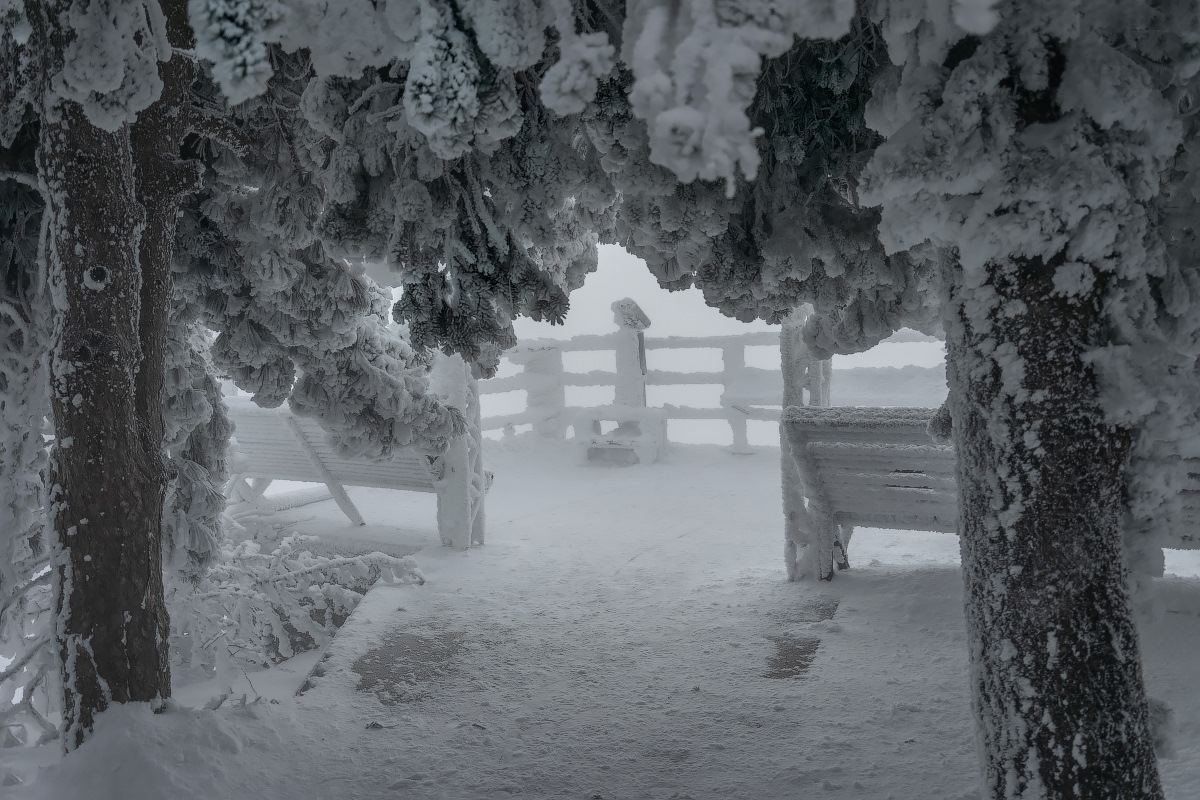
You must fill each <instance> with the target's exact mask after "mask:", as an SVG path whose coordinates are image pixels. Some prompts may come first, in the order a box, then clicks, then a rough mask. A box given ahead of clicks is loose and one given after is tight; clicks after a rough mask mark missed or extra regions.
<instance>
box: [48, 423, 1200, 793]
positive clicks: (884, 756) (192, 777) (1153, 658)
mask: <svg viewBox="0 0 1200 800" xmlns="http://www.w3.org/2000/svg"><path fill="white" fill-rule="evenodd" d="M778 457H779V456H778V451H765V452H763V453H760V454H758V455H754V456H742V457H739V456H730V455H728V454H725V453H723V452H721V451H719V450H718V449H716V448H713V447H675V448H673V450H672V454H671V457H670V458H669V459H668V462H667V463H661V464H657V465H653V466H649V467H640V466H639V467H632V468H628V469H613V468H607V469H606V468H591V467H587V466H583V465H581V464H580V463H579V461H578V454H577V452H576V451H574V450H571V449H569V448H566V447H562V446H554V445H552V444H548V443H543V442H539V441H536V440H534V441H528V440H526V441H523V442H522V443H520V444H519V445H517V446H513V445H509V444H500V445H497V446H495V447H493V448H492V449H491V451H490V463H489V467H490V468H492V469H495V471H496V475H497V478H496V483H495V486H494V488H493V491H492V494H491V496H490V498H489V534H488V537H489V538H488V545H487V546H486V547H485V548H482V549H479V550H475V551H470V552H468V553H459V552H453V551H447V550H444V549H442V548H440V547H437V546H435V541H434V540H435V533H434V530H433V526H432V522H431V520H432V498H431V497H426V496H419V495H412V494H398V493H389V492H376V491H374V490H355V491H354V492H353V493H354V497H355V501H356V502H357V503H359V506H360V508H362V510H363V513H364V515H365V516H366V517H367V520H368V522H369V523H371V525H372V527H370V528H368V535H372V536H382V535H385V534H386V531H387V530H388V529H389V526H392V525H396V524H397V521H398V520H403V523H402V524H404V525H405V526H408V527H405V528H404V529H403V533H402V534H401V538H402V539H403V540H404V541H403V543H402V547H401V549H405V548H407V549H413V548H418V547H422V546H424V547H425V549H423V550H421V551H420V552H419V553H418V554H417V556H416V557H417V559H418V561H419V562H420V564H421V566H422V569H423V570H424V571H425V573H426V575H427V577H428V581H427V582H426V584H425V585H424V586H420V587H417V586H411V587H377V588H376V589H374V590H372V592H371V593H370V594H369V595H368V596H367V599H366V600H364V602H363V604H362V605H361V606H360V607H359V609H358V610H357V611H356V612H355V614H354V615H353V617H352V618H351V620H350V621H349V622H348V623H347V625H346V627H344V628H343V629H342V631H341V632H340V633H339V635H338V638H337V640H336V642H335V646H334V647H332V648H331V651H330V657H329V658H328V659H327V660H326V661H325V662H324V663H323V664H322V666H321V669H322V671H323V673H324V674H323V675H322V676H320V677H318V678H316V679H315V683H314V685H313V686H312V687H311V688H309V689H308V691H306V693H305V694H304V695H303V696H301V697H299V698H295V697H292V696H291V695H290V692H288V691H281V692H278V694H277V697H278V698H279V700H280V702H279V703H278V704H274V703H259V704H257V705H254V706H251V707H250V708H246V709H238V708H233V709H223V710H222V711H220V712H218V714H217V715H215V716H216V719H215V720H214V719H213V718H212V717H213V715H207V716H205V715H195V714H192V715H191V716H189V713H190V712H181V713H180V714H167V715H161V716H159V717H149V716H148V715H142V716H141V717H137V718H136V726H135V725H133V724H130V725H129V726H128V727H129V729H130V730H131V731H133V732H130V733H129V734H128V736H127V737H126V738H125V739H122V738H121V736H120V735H110V736H108V737H107V738H106V739H105V740H103V741H102V742H97V746H96V747H95V750H94V753H93V754H92V755H90V756H89V757H87V758H86V759H79V763H78V764H77V765H76V766H73V767H71V768H63V769H60V770H59V772H58V774H57V775H55V776H54V778H53V779H51V780H48V781H44V782H39V784H38V785H37V786H35V787H31V788H34V789H36V790H37V791H35V792H34V793H33V794H32V795H31V796H40V797H55V798H66V797H69V796H72V795H71V791H77V792H81V793H82V794H80V795H79V796H87V797H100V798H104V797H107V796H108V795H107V794H106V793H105V791H104V787H105V786H106V785H107V784H106V783H105V781H106V780H107V781H110V782H111V786H112V791H113V794H112V796H113V797H139V798H140V797H147V798H152V797H172V798H175V797H197V798H200V797H203V798H206V800H211V799H212V798H235V797H237V798H240V797H247V798H249V797H253V798H256V800H275V799H276V798H280V799H281V800H282V798H347V799H350V798H353V799H354V800H360V799H361V800H373V799H374V798H385V797H387V798H393V797H404V798H414V799H421V798H452V799H457V798H464V799H466V798H508V797H513V796H524V797H530V798H542V797H546V798H557V797H563V798H583V799H584V800H586V799H587V798H604V800H616V799H618V798H672V797H674V798H697V799H700V798H705V799H707V798H714V799H717V798H722V799H723V798H750V797H753V798H756V799H760V798H762V799H766V800H772V799H773V798H799V797H804V798H807V797H813V796H815V797H829V798H854V800H859V799H860V798H861V799H873V798H889V797H890V798H894V799H895V800H927V799H928V800H932V799H934V798H974V797H977V794H976V793H975V786H976V782H977V778H976V760H975V755H974V740H973V734H972V729H971V723H970V714H969V697H968V691H967V678H966V669H967V665H966V653H965V645H964V634H963V627H962V621H961V588H960V584H959V581H958V577H957V574H956V570H955V565H956V561H957V542H956V541H955V539H954V537H953V536H944V535H936V534H921V533H908V534H900V533H876V534H874V535H872V534H871V533H869V532H865V533H863V534H861V535H860V536H859V537H858V538H856V540H855V541H854V542H853V543H852V545H851V558H852V561H853V563H854V564H855V566H856V567H857V568H856V569H855V570H852V571H851V572H849V573H843V574H842V575H840V576H839V577H838V579H837V580H836V581H834V583H833V584H831V585H824V586H819V585H813V584H808V583H802V584H789V583H787V582H786V580H785V577H784V573H783V568H782V557H781V549H782V548H781V545H780V538H781V534H780V521H779V499H778V498H779V488H778V485H779V483H778V482H779V469H778ZM325 506H329V507H330V508H325ZM331 508H332V504H331V503H326V504H322V506H316V507H311V508H309V509H307V510H303V513H302V514H300V517H301V518H303V519H304V520H305V521H304V523H303V524H302V526H301V527H309V528H312V527H314V526H317V527H324V528H325V529H326V530H327V531H328V532H329V533H330V534H331V535H338V534H339V533H342V534H344V533H347V532H348V531H347V529H346V528H345V527H344V522H343V521H340V520H338V519H337V517H336V514H337V512H336V509H333V510H330V509H331ZM426 523H428V524H426ZM422 526H424V527H422ZM880 562H882V563H880ZM1177 583H1178V585H1177V586H1175V587H1174V588H1175V589H1176V590H1178V592H1177V593H1181V597H1182V599H1181V600H1179V603H1177V605H1179V604H1182V606H1183V607H1190V608H1192V609H1193V612H1194V610H1195V609H1196V607H1198V606H1200V600H1197V596H1198V595H1200V583H1197V582H1196V581H1190V582H1177ZM1163 620H1164V621H1163V622H1162V624H1161V625H1159V626H1158V627H1155V628H1153V629H1152V630H1151V633H1150V635H1149V636H1148V637H1147V647H1148V651H1149V656H1148V662H1150V665H1149V666H1148V673H1149V676H1150V678H1149V679H1150V683H1151V689H1152V692H1153V693H1156V694H1157V695H1158V696H1160V697H1163V698H1164V699H1166V700H1167V701H1168V702H1170V703H1171V705H1172V706H1173V707H1174V708H1175V709H1176V712H1177V714H1178V715H1179V717H1180V726H1179V728H1180V729H1179V731H1178V733H1177V734H1176V743H1177V747H1178V749H1179V751H1180V752H1179V755H1178V756H1177V757H1176V758H1174V759H1171V760H1169V761H1164V762H1163V769H1164V774H1165V778H1166V780H1167V783H1168V786H1169V790H1170V794H1169V796H1170V797H1171V798H1173V799H1174V800H1183V799H1184V798H1193V797H1197V796H1200V763H1198V762H1200V757H1198V754H1200V692H1197V690H1196V688H1195V686H1196V677H1197V671H1198V670H1197V667H1196V665H1197V664H1200V616H1197V615H1196V614H1195V613H1187V614H1166V615H1164V617H1163ZM276 672H278V673H280V675H283V676H285V677H286V676H287V675H288V674H290V675H291V680H292V681H295V682H298V680H299V677H298V675H297V674H296V673H295V671H293V672H292V673H285V672H282V671H280V670H276ZM276 677H277V678H278V677H279V676H276ZM264 683H266V680H265V679H264V678H260V679H259V680H258V687H257V688H258V689H259V690H260V691H263V693H264V694H268V695H269V694H271V692H270V691H267V690H265V689H264V688H263V684H264ZM285 683H286V682H285ZM281 685H283V684H281ZM295 685H296V684H295V683H292V684H291V685H290V687H289V688H291V687H294V686H295ZM172 717H174V718H175V719H174V720H172V719H171V718H172ZM180 718H182V720H183V721H182V722H180ZM118 724H119V723H118ZM138 726H140V727H138ZM120 733H122V734H123V733H124V731H120ZM97 738H98V739H99V738H100V737H97ZM134 740H136V743H133V742H134ZM156 748H157V749H156ZM86 749H87V748H85V750H86ZM131 750H137V751H139V752H142V751H144V753H143V755H135V756H133V757H131V756H129V752H130V751H131ZM180 751H182V752H183V755H179V753H180ZM80 755H83V753H81V754H80ZM163 761H165V762H167V767H165V768H164V767H162V766H161V763H162V762H163ZM143 762H144V763H143ZM64 766H65V765H64ZM84 769H89V770H91V772H89V773H88V775H87V778H86V779H84V778H83V776H82V771H83V770H84ZM75 770H79V771H80V773H81V774H77V775H74V776H73V774H72V773H73V772H74V771H75ZM131 774H137V775H138V776H139V778H138V780H139V781H143V789H141V790H138V789H137V786H138V784H137V783H136V782H135V783H134V784H133V787H132V788H131V784H130V780H129V779H130V775H131ZM165 785H169V786H170V787H171V788H170V790H169V791H168V790H164V789H162V788H161V787H163V786H165ZM131 792H132V793H131Z"/></svg>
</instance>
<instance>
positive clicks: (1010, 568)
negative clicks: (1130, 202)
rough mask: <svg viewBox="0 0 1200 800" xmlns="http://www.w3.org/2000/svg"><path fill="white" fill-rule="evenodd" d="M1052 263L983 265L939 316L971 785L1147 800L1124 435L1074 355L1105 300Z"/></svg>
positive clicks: (1090, 338) (1004, 794)
mask: <svg viewBox="0 0 1200 800" xmlns="http://www.w3.org/2000/svg"><path fill="white" fill-rule="evenodd" d="M1055 266H1056V263H1054V262H1049V263H1048V262H1046V261H1043V260H1040V259H1037V260H1030V261H1009V262H1005V263H996V264H991V265H989V266H988V267H987V274H986V279H985V282H984V284H983V285H982V286H972V287H969V288H966V287H963V286H962V285H961V283H960V285H959V286H957V287H956V288H955V290H954V291H953V297H952V298H951V304H950V309H951V313H950V314H949V315H948V322H947V367H948V375H949V380H950V386H951V393H950V405H951V413H952V415H953V420H954V439H955V444H956V446H957V449H958V491H959V508H960V516H959V518H960V520H961V522H960V526H959V527H960V533H961V543H962V562H963V578H964V582H965V591H966V614H967V630H968V636H969V643H970V649H971V678H972V683H973V689H974V703H975V711H976V719H977V724H978V725H979V729H980V736H981V744H982V753H981V758H982V759H983V762H984V765H983V766H984V776H985V781H986V783H985V785H986V790H987V792H988V793H989V794H988V796H989V797H993V798H1009V797H1037V798H1043V797H1047V798H1068V797H1069V798H1087V800H1106V799H1107V798H1111V799H1112V800H1117V798H1122V800H1130V799H1131V798H1161V797H1162V796H1163V795H1162V788H1161V786H1160V784H1159V778H1158V769H1157V763H1156V761H1155V755H1154V751H1153V746H1152V740H1151V736H1150V733H1149V727H1148V715H1147V710H1146V697H1145V692H1144V688H1143V683H1142V671H1141V657H1140V654H1139V649H1138V639H1137V633H1136V630H1135V629H1134V625H1133V621H1132V617H1131V614H1130V608H1129V603H1128V597H1127V592H1126V584H1125V577H1126V576H1125V566H1124V562H1123V560H1122V553H1121V519H1122V500H1121V497H1122V495H1121V486H1122V482H1123V475H1124V471H1125V468H1126V465H1127V463H1128V460H1129V452H1130V434H1129V432H1128V431H1125V430H1121V429H1118V428H1116V427H1115V426H1113V425H1112V424H1111V423H1109V422H1107V421H1106V418H1105V414H1104V412H1103V410H1102V409H1101V407H1100V402H1099V395H1098V391H1097V382H1096V376H1095V375H1094V374H1093V371H1092V369H1091V368H1090V367H1089V366H1088V364H1087V363H1086V362H1085V359H1084V355H1085V353H1086V352H1087V351H1088V350H1089V349H1090V348H1092V347H1095V346H1097V345H1098V344H1100V343H1101V342H1103V341H1105V331H1104V320H1103V314H1102V308H1101V298H1102V297H1103V289H1102V287H1097V288H1096V289H1095V290H1094V291H1093V292H1092V293H1091V294H1090V295H1088V296H1085V297H1083V298H1078V297H1076V298H1073V299H1067V298H1065V297H1063V296H1062V295H1056V294H1055V293H1054V287H1053V285H1052V278H1053V274H1054V267H1055ZM992 292H994V294H992ZM981 304H983V305H984V306H986V313H983V314H981V313H980V306H981ZM969 307H970V308H971V310H970V311H968V308H969Z"/></svg>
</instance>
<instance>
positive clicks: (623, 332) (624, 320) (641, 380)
mask: <svg viewBox="0 0 1200 800" xmlns="http://www.w3.org/2000/svg"><path fill="white" fill-rule="evenodd" d="M612 310H613V322H615V323H617V327H618V328H619V330H618V331H617V334H616V341H617V344H616V348H615V349H616V356H617V383H616V387H615V389H616V391H615V393H614V398H613V403H614V404H615V405H618V406H631V407H633V408H645V407H646V338H645V334H643V333H642V331H644V330H645V329H646V328H649V327H650V318H649V317H647V316H646V314H645V312H643V311H642V309H641V308H640V307H639V306H638V304H637V303H635V302H634V301H633V300H632V299H631V298H628V297H626V298H624V299H623V300H618V301H616V302H615V303H613V304H612Z"/></svg>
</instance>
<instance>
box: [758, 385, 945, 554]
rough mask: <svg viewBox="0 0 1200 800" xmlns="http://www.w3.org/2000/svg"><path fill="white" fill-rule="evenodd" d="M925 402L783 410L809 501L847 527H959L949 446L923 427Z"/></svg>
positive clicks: (926, 422)
mask: <svg viewBox="0 0 1200 800" xmlns="http://www.w3.org/2000/svg"><path fill="white" fill-rule="evenodd" d="M933 413H934V410H933V409H928V408H814V407H794V408H787V409H785V410H784V412H783V414H782V417H781V421H782V424H783V430H784V432H785V435H786V436H787V437H788V440H789V444H790V447H791V453H792V457H793V458H794V459H795V460H796V466H797V472H798V473H799V475H800V479H801V480H802V481H803V483H804V487H803V488H804V494H805V496H806V497H807V498H808V499H809V502H810V503H813V504H815V505H816V506H817V507H818V508H819V509H820V510H822V511H823V512H825V513H827V514H829V515H830V516H831V517H832V518H833V519H835V520H836V521H837V522H839V523H841V524H846V525H865V526H870V527H874V528H893V529H900V530H910V529H911V530H932V531H945V532H954V531H956V530H957V517H958V493H957V490H956V487H955V474H954V473H955V460H954V448H953V447H951V446H949V445H939V444H935V443H934V442H933V441H932V440H931V439H930V438H929V434H928V433H927V432H926V431H927V428H928V425H929V420H930V419H931V418H932V416H933Z"/></svg>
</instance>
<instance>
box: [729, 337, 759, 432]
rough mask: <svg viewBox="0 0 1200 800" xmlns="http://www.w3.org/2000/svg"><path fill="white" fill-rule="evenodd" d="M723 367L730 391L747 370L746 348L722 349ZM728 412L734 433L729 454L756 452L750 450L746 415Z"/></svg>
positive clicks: (732, 347)
mask: <svg viewBox="0 0 1200 800" xmlns="http://www.w3.org/2000/svg"><path fill="white" fill-rule="evenodd" d="M721 366H722V369H723V370H724V375H725V378H724V380H725V387H726V389H728V387H730V386H732V385H734V384H735V383H736V381H737V376H738V374H739V373H741V371H742V370H744V369H745V368H746V348H745V346H744V345H741V344H736V343H735V344H727V345H725V346H724V347H722V348H721ZM728 411H729V414H728V415H726V417H725V419H726V421H727V422H728V423H729V429H730V430H731V431H733V444H731V445H730V446H729V452H731V453H734V454H738V455H744V454H747V453H752V452H754V451H753V450H751V449H750V440H749V439H748V438H747V427H748V426H747V424H746V415H745V414H744V413H742V412H740V411H738V410H737V409H736V408H730V409H728Z"/></svg>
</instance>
